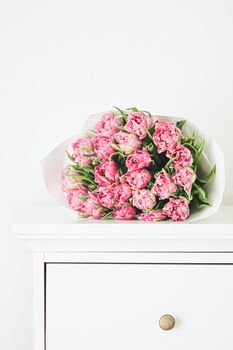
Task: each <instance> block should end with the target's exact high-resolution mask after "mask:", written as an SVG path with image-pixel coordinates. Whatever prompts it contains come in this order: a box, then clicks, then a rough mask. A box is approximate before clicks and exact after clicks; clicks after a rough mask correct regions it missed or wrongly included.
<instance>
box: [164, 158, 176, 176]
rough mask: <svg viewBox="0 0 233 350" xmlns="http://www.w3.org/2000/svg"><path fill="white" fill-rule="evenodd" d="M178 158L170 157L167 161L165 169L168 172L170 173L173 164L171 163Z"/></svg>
mask: <svg viewBox="0 0 233 350" xmlns="http://www.w3.org/2000/svg"><path fill="white" fill-rule="evenodd" d="M175 159H176V157H174V158H171V159H169V161H168V162H167V164H165V166H164V169H165V170H166V172H167V173H170V169H169V166H170V165H171V163H172V162H173V161H174V160H175Z"/></svg>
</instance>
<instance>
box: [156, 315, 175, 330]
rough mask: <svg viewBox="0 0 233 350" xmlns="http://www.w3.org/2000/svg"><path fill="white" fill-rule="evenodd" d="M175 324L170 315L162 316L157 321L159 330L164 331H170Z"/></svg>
mask: <svg viewBox="0 0 233 350" xmlns="http://www.w3.org/2000/svg"><path fill="white" fill-rule="evenodd" d="M175 323H176V320H175V319H174V317H173V316H171V315H163V316H162V317H161V318H160V320H159V325H160V328H162V329H163V330H164V331H170V330H171V329H172V328H174V326H175Z"/></svg>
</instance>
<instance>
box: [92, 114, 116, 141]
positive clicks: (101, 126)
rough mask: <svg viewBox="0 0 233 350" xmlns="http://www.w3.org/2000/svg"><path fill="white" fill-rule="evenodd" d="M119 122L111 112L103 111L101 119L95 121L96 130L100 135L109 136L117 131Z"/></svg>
mask: <svg viewBox="0 0 233 350" xmlns="http://www.w3.org/2000/svg"><path fill="white" fill-rule="evenodd" d="M120 124H121V122H120V119H119V118H117V117H116V116H115V115H114V114H113V113H105V114H103V115H102V118H101V120H100V121H99V122H98V123H97V125H96V130H97V131H98V133H99V134H101V135H102V136H105V137H111V136H112V135H114V134H115V133H116V132H117V131H118V128H119V126H120Z"/></svg>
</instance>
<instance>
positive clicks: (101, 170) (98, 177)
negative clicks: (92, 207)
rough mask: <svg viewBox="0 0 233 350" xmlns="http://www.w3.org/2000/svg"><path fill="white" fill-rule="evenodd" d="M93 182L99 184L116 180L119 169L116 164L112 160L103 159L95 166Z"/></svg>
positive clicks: (105, 184) (104, 184)
mask: <svg viewBox="0 0 233 350" xmlns="http://www.w3.org/2000/svg"><path fill="white" fill-rule="evenodd" d="M94 173H95V182H97V183H98V184H99V185H100V186H107V185H111V184H113V183H115V182H117V181H118V179H119V170H118V168H117V164H116V163H115V162H114V161H113V160H110V161H108V160H103V161H102V162H101V163H100V164H99V165H97V166H96V167H95V170H94Z"/></svg>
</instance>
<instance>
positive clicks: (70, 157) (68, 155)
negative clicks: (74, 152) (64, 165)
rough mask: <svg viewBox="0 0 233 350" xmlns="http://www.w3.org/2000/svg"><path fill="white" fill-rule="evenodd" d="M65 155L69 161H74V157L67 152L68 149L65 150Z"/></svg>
mask: <svg viewBox="0 0 233 350" xmlns="http://www.w3.org/2000/svg"><path fill="white" fill-rule="evenodd" d="M66 155H67V157H68V159H69V160H71V162H73V163H76V162H75V160H74V158H73V157H72V156H71V155H70V154H69V152H68V151H66Z"/></svg>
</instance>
